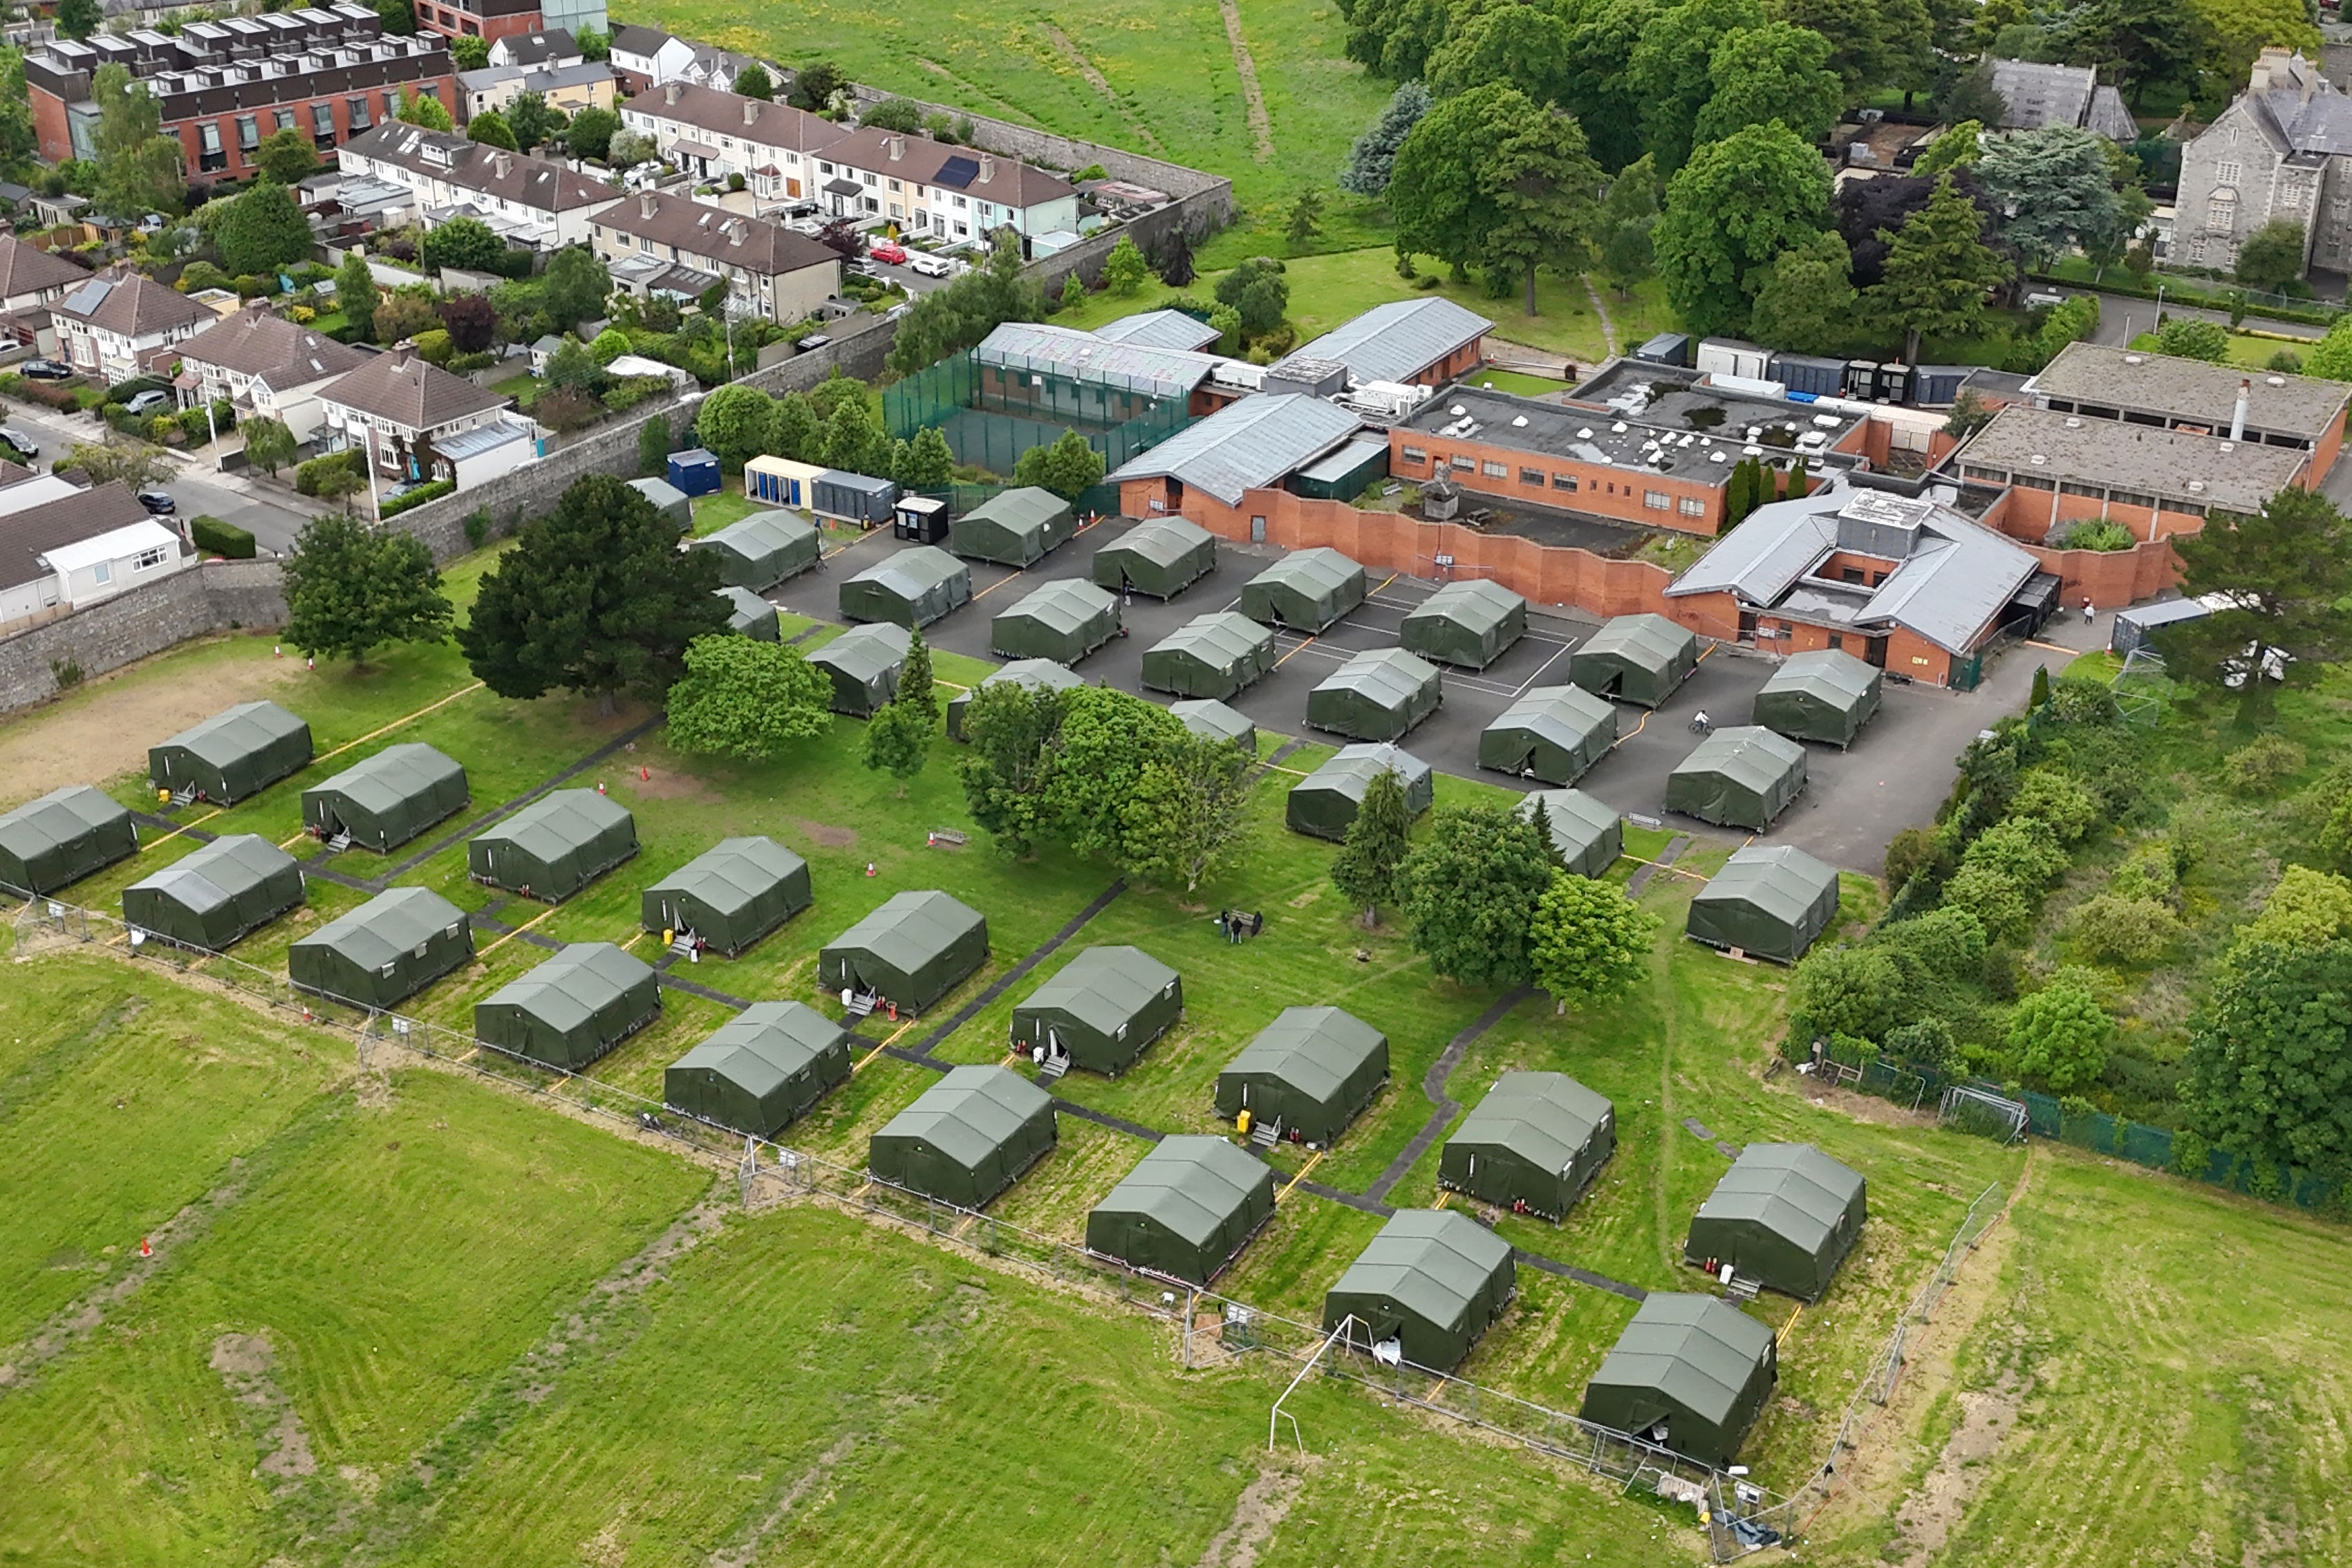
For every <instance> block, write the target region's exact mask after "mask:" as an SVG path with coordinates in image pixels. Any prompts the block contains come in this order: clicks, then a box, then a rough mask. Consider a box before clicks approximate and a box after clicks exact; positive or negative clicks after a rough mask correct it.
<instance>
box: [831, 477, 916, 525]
mask: <svg viewBox="0 0 2352 1568" xmlns="http://www.w3.org/2000/svg"><path fill="white" fill-rule="evenodd" d="M809 510H811V511H813V512H814V513H816V514H817V516H819V517H829V518H832V519H833V520H834V521H837V522H854V523H856V524H857V526H858V527H860V528H872V527H874V526H875V525H877V523H885V522H888V521H891V519H892V517H893V516H894V515H895V514H896V513H897V511H898V486H897V485H895V484H893V483H891V482H890V481H889V480H888V479H869V478H867V477H866V475H864V474H851V473H845V472H843V471H842V470H841V469H839V468H827V469H826V470H825V471H824V472H823V473H821V474H819V475H818V476H817V477H816V479H815V480H814V482H813V483H812V484H811V485H810V486H809Z"/></svg>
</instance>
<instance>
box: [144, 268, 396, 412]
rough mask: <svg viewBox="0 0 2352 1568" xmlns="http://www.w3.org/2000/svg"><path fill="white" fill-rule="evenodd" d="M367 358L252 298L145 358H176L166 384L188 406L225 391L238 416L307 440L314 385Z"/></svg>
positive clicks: (315, 402) (165, 366) (163, 363)
mask: <svg viewBox="0 0 2352 1568" xmlns="http://www.w3.org/2000/svg"><path fill="white" fill-rule="evenodd" d="M367 359H368V356H367V355H365V354H363V353H361V352H360V351H359V350H357V349H355V348H352V346H351V345H350V344H348V343H341V342H336V341H335V340H334V339H333V338H331V337H328V336H327V335H326V334H325V333H323V332H314V331H310V329H309V328H308V327H298V326H296V325H295V324H294V323H293V322H291V321H287V320H286V319H285V318H284V317H282V316H279V315H278V314H277V313H276V312H274V311H273V310H270V309H269V307H268V305H267V304H264V303H262V302H260V301H258V300H257V301H255V302H254V303H252V304H249V305H247V306H246V307H245V308H244V309H243V310H239V311H237V312H236V314H235V315H232V316H228V317H226V318H224V319H223V320H221V321H218V322H216V323H215V324H214V325H213V326H210V327H207V328H205V330H204V331H201V332H198V333H197V334H196V335H195V336H194V337H193V338H190V339H188V340H187V341H186V342H184V343H178V344H174V345H172V346H171V347H168V348H165V349H163V350H161V351H159V352H157V353H151V354H150V355H148V356H147V363H149V364H150V365H152V366H154V367H155V368H157V369H162V370H169V369H171V367H172V366H173V363H176V364H177V367H178V368H177V371H176V374H174V375H173V387H174V388H175V389H176V390H177V392H178V394H179V395H180V399H181V401H182V402H183V403H184V404H185V405H188V406H190V407H192V408H200V407H203V406H205V405H206V404H209V403H212V402H214V401H215V400H218V399H224V398H225V399H226V400H227V401H228V402H229V404H230V405H233V406H234V407H235V408H236V414H237V417H238V418H239V419H240V420H242V419H246V418H248V417H250V416H254V415H265V416H268V417H269V418H272V419H277V420H280V421H282V422H283V423H284V424H285V426H286V427H287V428H288V429H289V430H291V431H292V432H294V438H295V439H296V440H298V441H308V440H310V438H311V437H314V436H316V435H317V434H318V433H319V426H320V425H322V424H323V423H325V421H326V410H325V409H324V408H322V407H321V406H320V403H319V390H320V388H321V387H323V386H325V385H326V384H328V383H329V382H331V381H333V380H334V379H335V378H336V377H337V376H341V375H348V374H351V373H352V371H355V370H357V369H359V368H360V366H362V365H363V364H365V363H367Z"/></svg>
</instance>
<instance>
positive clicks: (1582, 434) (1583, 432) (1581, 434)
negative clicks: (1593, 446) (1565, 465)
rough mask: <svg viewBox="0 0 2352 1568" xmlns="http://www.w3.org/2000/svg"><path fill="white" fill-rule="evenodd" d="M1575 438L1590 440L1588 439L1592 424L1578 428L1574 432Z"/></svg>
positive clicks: (1590, 436) (1590, 437)
mask: <svg viewBox="0 0 2352 1568" xmlns="http://www.w3.org/2000/svg"><path fill="white" fill-rule="evenodd" d="M1576 438H1577V439H1578V440H1580V441H1590V440H1591V439H1592V426H1590V425H1587V426H1584V427H1583V428H1582V429H1580V430H1579V431H1577V433H1576Z"/></svg>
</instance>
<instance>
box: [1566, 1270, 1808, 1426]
mask: <svg viewBox="0 0 2352 1568" xmlns="http://www.w3.org/2000/svg"><path fill="white" fill-rule="evenodd" d="M1778 1371H1779V1363H1778V1362H1777V1360H1776V1359H1775V1356H1774V1354H1773V1343H1772V1331H1771V1330H1770V1329H1769V1328H1767V1327H1765V1325H1763V1324H1762V1323H1760V1322H1758V1321H1756V1320H1755V1319H1754V1318H1751V1317H1749V1316H1748V1314H1747V1313H1745V1312H1742V1311H1741V1310H1738V1308H1737V1307H1732V1306H1729V1305H1727V1304H1726V1303H1724V1302H1722V1301H1719V1300H1717V1299H1716V1298H1714V1297H1712V1296H1696V1295H1687V1294H1683V1293H1679V1292H1674V1291H1665V1290H1656V1291H1653V1292H1651V1293H1650V1295H1649V1296H1648V1297H1647V1298H1646V1299H1645V1300H1643V1302H1642V1305H1641V1309H1640V1310H1638V1311H1636V1312H1635V1313H1634V1314H1633V1321H1632V1322H1630V1323H1628V1324H1626V1325H1625V1331H1624V1332H1623V1333H1622V1334H1620V1335H1618V1336H1617V1343H1616V1345H1615V1346H1614V1347H1613V1348H1612V1349H1611V1351H1610V1352H1609V1354H1608V1356H1607V1358H1606V1359H1604V1360H1603V1361H1602V1362H1601V1370H1600V1371H1599V1372H1597V1373H1594V1374H1593V1377H1592V1381H1591V1383H1589V1384H1585V1388H1584V1408H1583V1411H1582V1415H1583V1416H1584V1418H1585V1419H1586V1420H1587V1421H1592V1422H1597V1423H1599V1424H1600V1425H1601V1426H1609V1427H1613V1428H1615V1429H1616V1430H1618V1431H1620V1432H1630V1433H1632V1434H1633V1435H1634V1436H1647V1435H1648V1434H1649V1433H1650V1432H1651V1431H1652V1430H1653V1429H1654V1427H1655V1426H1657V1424H1658V1423H1660V1422H1664V1423H1665V1424H1666V1427H1667V1430H1666V1434H1665V1436H1664V1446H1665V1447H1669V1448H1672V1449H1674V1450H1675V1452H1677V1453H1681V1454H1687V1455H1689V1456H1690V1457H1691V1458H1695V1459H1697V1460H1699V1461H1700V1462H1701V1463H1703V1464H1709V1465H1726V1464H1728V1463H1730V1462H1731V1459H1732V1458H1733V1457H1734V1456H1735V1455H1737V1454H1738V1452H1739V1445H1740V1442H1741V1440H1742V1439H1743V1438H1745V1437H1746V1436H1748V1429H1749V1428H1750V1427H1751V1426H1754V1425H1755V1423H1756V1417H1757V1416H1758V1415H1759V1414H1760V1413H1761V1412H1762V1411H1763V1408H1764V1404H1765V1401H1767V1400H1768V1399H1769V1398H1770V1397H1771V1396H1772V1381H1773V1378H1774V1376H1775V1375H1776V1374H1777V1373H1778Z"/></svg>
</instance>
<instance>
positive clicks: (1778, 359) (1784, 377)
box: [1765, 354, 1845, 397]
mask: <svg viewBox="0 0 2352 1568" xmlns="http://www.w3.org/2000/svg"><path fill="white" fill-rule="evenodd" d="M1765 374H1767V375H1768V376H1769V377H1770V378H1771V379H1772V380H1774V381H1777V382H1779V383H1780V384H1781V385H1783V386H1785V387H1787V388H1788V389H1789V390H1790V392H1810V393H1811V394H1812V395H1814V396H1816V397H1836V396H1839V395H1842V394H1843V392H1844V390H1845V361H1843V360H1842V359H1823V358H1822V356H1821V355H1819V354H1774V355H1773V356H1772V367H1771V369H1770V370H1769V371H1768V372H1766V373H1765Z"/></svg>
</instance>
